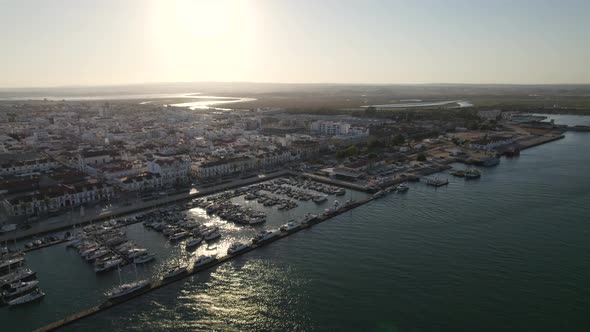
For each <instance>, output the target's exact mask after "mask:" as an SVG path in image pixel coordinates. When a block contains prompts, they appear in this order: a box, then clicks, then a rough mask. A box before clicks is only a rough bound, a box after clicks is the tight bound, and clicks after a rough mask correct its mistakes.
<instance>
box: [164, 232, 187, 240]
mask: <svg viewBox="0 0 590 332" xmlns="http://www.w3.org/2000/svg"><path fill="white" fill-rule="evenodd" d="M187 236H189V233H188V232H186V231H182V232H178V233H174V234H172V235H170V237H169V238H168V239H169V240H170V241H178V240H182V239H184V238H185V237H187Z"/></svg>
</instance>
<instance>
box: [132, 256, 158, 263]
mask: <svg viewBox="0 0 590 332" xmlns="http://www.w3.org/2000/svg"><path fill="white" fill-rule="evenodd" d="M154 259H156V255H155V254H145V255H142V256H139V257H135V258H134V259H133V263H135V264H144V263H147V262H150V261H153V260H154Z"/></svg>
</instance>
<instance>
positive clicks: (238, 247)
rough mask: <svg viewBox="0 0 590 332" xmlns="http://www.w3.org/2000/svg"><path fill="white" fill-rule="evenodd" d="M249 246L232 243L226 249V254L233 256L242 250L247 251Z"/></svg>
mask: <svg viewBox="0 0 590 332" xmlns="http://www.w3.org/2000/svg"><path fill="white" fill-rule="evenodd" d="M249 247H250V246H249V245H247V244H245V243H241V242H234V243H233V244H232V245H231V246H230V247H229V248H228V249H227V253H228V254H229V255H233V254H235V253H238V252H240V251H242V250H245V249H248V248H249Z"/></svg>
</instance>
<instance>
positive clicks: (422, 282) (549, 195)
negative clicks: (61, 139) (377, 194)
mask: <svg viewBox="0 0 590 332" xmlns="http://www.w3.org/2000/svg"><path fill="white" fill-rule="evenodd" d="M551 117H556V122H557V123H563V124H588V123H590V117H570V116H553V115H552V116H551ZM570 121H571V122H572V123H568V122H570ZM589 164H590V136H589V135H588V134H587V133H576V132H572V133H569V132H568V133H566V135H565V138H564V139H561V140H558V141H555V142H552V143H549V144H545V145H541V146H538V147H535V148H531V149H528V150H524V151H523V152H522V153H521V155H520V157H517V158H513V159H502V162H501V163H500V165H498V166H496V167H493V168H481V169H480V170H481V172H482V177H481V179H479V180H473V181H465V180H464V179H460V178H454V177H452V176H450V175H448V173H447V172H443V173H442V174H439V176H441V177H448V178H449V180H450V184H449V185H448V186H447V187H441V188H438V189H434V188H431V187H427V186H426V185H425V184H423V183H412V184H410V190H409V192H407V193H406V194H392V195H389V196H387V197H385V198H383V199H381V200H376V201H374V202H371V203H369V204H366V205H363V206H361V207H359V208H357V209H355V210H353V211H352V212H350V213H346V214H344V215H340V216H338V217H335V218H333V219H331V220H329V221H327V222H325V223H322V224H319V225H317V226H314V227H313V228H311V229H309V230H305V231H302V232H299V233H297V234H294V235H292V236H289V237H287V238H285V239H282V240H280V241H277V242H275V243H272V244H270V245H268V246H265V247H263V248H260V249H257V250H255V251H253V252H250V253H247V254H245V255H243V256H241V257H239V258H237V259H235V260H232V261H229V262H227V263H225V264H222V265H220V266H218V267H216V268H213V269H211V270H210V271H207V272H206V273H199V274H198V275H195V276H193V277H189V278H187V279H185V280H184V281H181V282H178V283H176V284H173V285H170V286H167V287H164V288H162V289H159V290H157V291H154V292H152V293H150V294H148V295H145V296H141V297H140V298H137V299H134V300H132V301H130V302H127V303H124V304H122V305H119V306H116V307H115V308H113V309H110V310H108V311H105V312H102V313H99V314H97V315H95V316H92V317H90V318H88V319H84V320H82V321H79V322H77V323H75V324H73V325H70V326H67V327H66V328H64V329H63V330H64V331H104V330H110V331H195V330H201V331H213V330H223V331H226V330H227V331H242V330H246V331H476V330H477V331H497V330H509V331H523V330H527V331H587V330H588V329H590V318H589V316H588V308H590V278H588V274H589V273H590V241H589V239H590V224H589V223H588V221H589V217H588V215H589V213H590V207H589V203H590V172H588V165H589ZM457 166H458V167H463V165H457ZM355 195H361V194H355ZM358 197H360V196H358ZM358 197H357V198H358ZM332 199H333V198H332ZM312 208H313V205H309V206H301V207H300V208H298V210H295V211H293V212H292V214H293V215H289V216H288V215H285V214H284V213H283V212H281V214H282V215H279V212H276V215H273V216H272V217H271V218H270V219H271V221H269V225H267V226H271V227H272V226H275V225H277V224H280V223H281V222H282V221H284V220H285V219H288V218H290V217H294V216H298V215H299V214H301V213H304V212H305V210H307V209H312ZM194 213H195V218H205V217H204V216H203V215H202V212H198V211H195V212H194ZM210 222H212V223H219V224H220V225H223V223H221V222H220V221H216V220H211V221H210ZM223 227H225V228H224V229H223V230H224V231H225V232H226V233H227V234H228V235H227V237H226V240H224V241H229V240H231V239H233V238H242V237H247V236H250V234H251V232H252V231H243V230H237V229H233V227H235V226H233V225H227V226H223ZM244 232H245V233H247V234H244ZM128 233H129V237H130V238H133V239H135V240H136V241H137V242H139V243H142V244H146V245H148V246H149V248H150V250H154V251H157V252H158V253H159V258H158V260H157V262H156V263H155V264H154V265H153V267H151V269H153V271H156V272H157V271H161V270H162V269H163V268H164V267H165V266H167V264H171V262H172V261H173V259H175V258H176V257H179V256H182V255H178V253H177V250H179V249H178V248H174V247H173V246H171V245H170V244H168V243H167V242H165V241H163V239H162V235H161V234H159V233H154V232H149V231H144V230H143V228H142V227H141V226H140V225H136V226H131V227H129V229H128ZM226 243H227V242H221V244H220V245H219V248H217V250H223V249H224V248H225V247H224V246H225V245H226ZM166 248H167V249H166ZM200 250H206V249H205V248H201V249H200ZM27 262H28V263H27V264H28V265H29V266H30V267H31V268H33V269H35V270H37V271H38V272H39V279H40V280H41V287H42V288H43V289H44V290H45V291H46V293H47V297H46V298H45V299H44V300H43V302H41V303H39V304H33V305H31V306H27V307H23V308H15V309H8V308H0V321H1V322H2V324H3V328H7V331H27V330H30V329H31V328H34V327H39V326H40V325H42V324H45V323H48V322H50V321H53V320H56V319H59V318H60V317H63V316H64V315H65V314H67V313H71V312H73V311H75V310H79V309H82V308H84V307H87V306H90V305H95V304H97V303H98V302H100V300H101V299H102V298H104V296H103V295H102V293H103V292H104V291H105V290H107V289H108V288H109V287H112V285H113V284H114V283H116V282H117V277H116V273H112V274H110V275H107V276H104V277H97V276H95V275H94V272H92V271H91V270H90V267H89V266H88V265H86V264H85V263H83V262H82V260H81V258H80V257H79V256H78V255H77V254H76V253H75V252H74V251H67V250H66V249H65V248H64V247H63V246H55V247H51V248H47V249H43V250H40V251H36V252H32V253H30V254H28V255H27ZM139 273H140V274H142V273H144V274H146V273H151V272H149V271H139ZM133 277H134V272H133V270H132V269H131V268H130V267H128V268H126V271H125V275H124V278H127V279H132V278H133Z"/></svg>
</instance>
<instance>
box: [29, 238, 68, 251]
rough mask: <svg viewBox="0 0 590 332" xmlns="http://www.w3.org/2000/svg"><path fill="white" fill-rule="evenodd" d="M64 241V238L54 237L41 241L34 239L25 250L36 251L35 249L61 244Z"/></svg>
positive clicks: (41, 239)
mask: <svg viewBox="0 0 590 332" xmlns="http://www.w3.org/2000/svg"><path fill="white" fill-rule="evenodd" d="M62 241H63V238H59V237H57V236H54V235H49V236H45V237H42V238H40V239H34V240H32V241H29V242H27V243H25V246H24V248H25V250H31V249H35V248H40V247H45V246H48V245H52V244H55V243H60V242H62Z"/></svg>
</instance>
